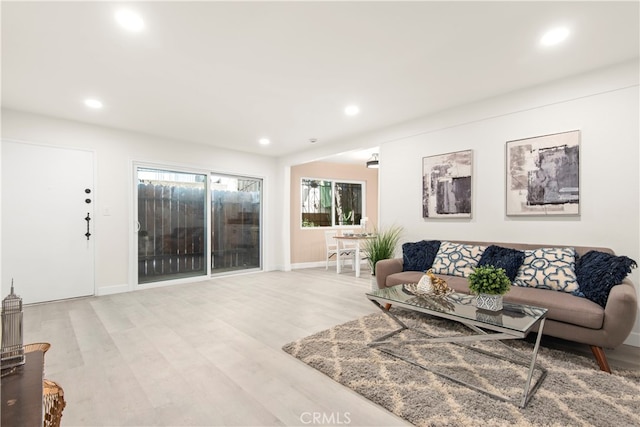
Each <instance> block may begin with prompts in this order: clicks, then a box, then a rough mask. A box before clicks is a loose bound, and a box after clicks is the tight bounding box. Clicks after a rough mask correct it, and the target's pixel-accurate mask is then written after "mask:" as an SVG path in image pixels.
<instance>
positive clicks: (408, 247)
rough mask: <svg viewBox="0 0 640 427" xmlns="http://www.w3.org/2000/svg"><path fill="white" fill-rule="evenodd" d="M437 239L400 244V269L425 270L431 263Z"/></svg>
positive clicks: (435, 252) (436, 248)
mask: <svg viewBox="0 0 640 427" xmlns="http://www.w3.org/2000/svg"><path fill="white" fill-rule="evenodd" d="M439 248H440V241H439V240H422V241H420V242H409V243H405V244H403V245H402V271H427V270H428V269H430V268H431V266H432V265H433V260H434V259H435V258H436V254H437V253H438V249H439Z"/></svg>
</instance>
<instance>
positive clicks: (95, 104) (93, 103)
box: [84, 99, 102, 109]
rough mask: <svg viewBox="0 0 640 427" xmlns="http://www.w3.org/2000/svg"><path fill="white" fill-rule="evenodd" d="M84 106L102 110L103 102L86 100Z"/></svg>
mask: <svg viewBox="0 0 640 427" xmlns="http://www.w3.org/2000/svg"><path fill="white" fill-rule="evenodd" d="M84 105H86V106H87V107H89V108H95V109H98V108H102V102H100V101H98V100H97V99H85V100H84Z"/></svg>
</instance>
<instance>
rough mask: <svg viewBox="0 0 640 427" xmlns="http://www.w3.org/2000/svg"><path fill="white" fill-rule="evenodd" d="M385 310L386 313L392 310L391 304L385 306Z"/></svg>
mask: <svg viewBox="0 0 640 427" xmlns="http://www.w3.org/2000/svg"><path fill="white" fill-rule="evenodd" d="M384 309H385V310H386V311H389V310H391V304H389V303H387V304H385V305H384Z"/></svg>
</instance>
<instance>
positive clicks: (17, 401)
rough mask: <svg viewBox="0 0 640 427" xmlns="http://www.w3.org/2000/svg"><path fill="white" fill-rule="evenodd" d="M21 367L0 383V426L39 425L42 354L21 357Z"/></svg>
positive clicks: (40, 418)
mask: <svg viewBox="0 0 640 427" xmlns="http://www.w3.org/2000/svg"><path fill="white" fill-rule="evenodd" d="M25 359H26V360H25V364H24V365H22V366H20V367H18V368H16V370H15V372H13V373H11V374H8V375H6V376H4V377H2V379H1V380H0V388H1V391H0V396H1V399H2V425H3V426H41V425H42V423H43V413H42V412H43V405H42V392H43V389H42V383H43V380H44V352H42V351H32V352H29V353H26V354H25Z"/></svg>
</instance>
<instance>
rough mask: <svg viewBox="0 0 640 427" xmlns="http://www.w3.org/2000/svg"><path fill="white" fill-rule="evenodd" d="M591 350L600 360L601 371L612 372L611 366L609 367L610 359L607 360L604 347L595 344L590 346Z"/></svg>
mask: <svg viewBox="0 0 640 427" xmlns="http://www.w3.org/2000/svg"><path fill="white" fill-rule="evenodd" d="M590 347H591V352H592V353H593V355H594V356H595V358H596V360H597V361H598V366H600V370H601V371H605V372H608V373H611V368H610V367H609V361H607V355H606V354H605V353H604V349H603V348H602V347H597V346H595V345H592V346H590Z"/></svg>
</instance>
